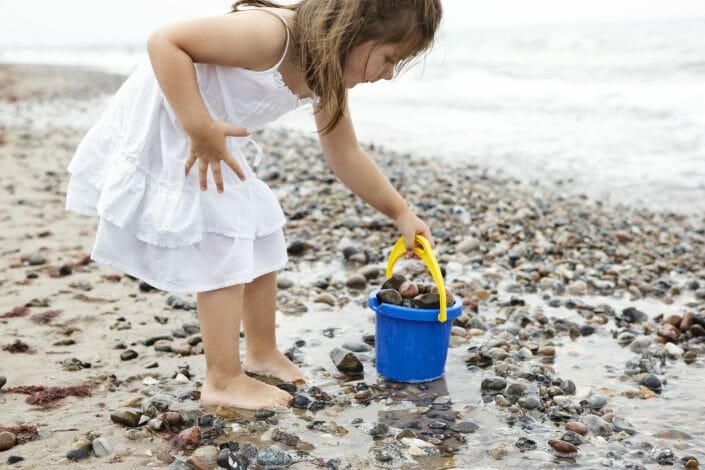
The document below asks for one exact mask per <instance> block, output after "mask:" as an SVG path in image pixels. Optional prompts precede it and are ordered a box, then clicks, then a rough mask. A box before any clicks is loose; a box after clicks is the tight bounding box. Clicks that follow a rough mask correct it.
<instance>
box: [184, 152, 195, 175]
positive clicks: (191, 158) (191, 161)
mask: <svg viewBox="0 0 705 470" xmlns="http://www.w3.org/2000/svg"><path fill="white" fill-rule="evenodd" d="M196 160H197V158H196V155H194V154H193V153H191V154H189V157H188V160H186V165H185V166H184V174H185V175H186V176H188V174H189V172H190V171H191V168H192V167H193V164H194V163H196Z"/></svg>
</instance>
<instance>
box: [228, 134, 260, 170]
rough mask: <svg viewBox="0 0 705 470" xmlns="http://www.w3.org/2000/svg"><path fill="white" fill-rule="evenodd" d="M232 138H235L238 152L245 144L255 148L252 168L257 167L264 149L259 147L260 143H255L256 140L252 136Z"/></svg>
mask: <svg viewBox="0 0 705 470" xmlns="http://www.w3.org/2000/svg"><path fill="white" fill-rule="evenodd" d="M234 139H235V143H236V144H235V145H236V146H237V148H238V149H239V150H240V152H242V148H243V147H244V146H245V145H247V144H251V145H252V146H253V147H254V148H255V152H256V154H255V159H254V161H253V162H252V168H253V169H254V168H257V167H258V166H259V164H260V163H262V156H263V155H264V151H263V150H262V147H260V145H259V144H258V143H257V141H256V140H255V139H253V138H252V137H234ZM244 156H245V154H244V152H243V157H244Z"/></svg>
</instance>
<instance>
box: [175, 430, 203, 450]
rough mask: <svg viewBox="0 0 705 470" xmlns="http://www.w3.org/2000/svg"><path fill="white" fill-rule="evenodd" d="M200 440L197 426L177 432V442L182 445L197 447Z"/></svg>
mask: <svg viewBox="0 0 705 470" xmlns="http://www.w3.org/2000/svg"><path fill="white" fill-rule="evenodd" d="M200 442H201V431H200V430H199V429H198V426H192V427H190V428H186V429H184V430H183V431H181V432H180V433H179V443H180V444H181V445H182V446H184V447H191V448H193V447H198V445H199V444H200Z"/></svg>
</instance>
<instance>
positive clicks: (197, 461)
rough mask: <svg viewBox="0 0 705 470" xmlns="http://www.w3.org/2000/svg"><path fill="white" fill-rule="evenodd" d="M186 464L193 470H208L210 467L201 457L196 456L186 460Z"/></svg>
mask: <svg viewBox="0 0 705 470" xmlns="http://www.w3.org/2000/svg"><path fill="white" fill-rule="evenodd" d="M186 463H188V464H190V465H191V466H192V467H193V468H194V469H195V470H210V469H211V465H210V464H209V463H208V462H207V461H206V459H204V458H203V457H199V456H198V455H192V456H191V457H189V458H188V459H187V460H186Z"/></svg>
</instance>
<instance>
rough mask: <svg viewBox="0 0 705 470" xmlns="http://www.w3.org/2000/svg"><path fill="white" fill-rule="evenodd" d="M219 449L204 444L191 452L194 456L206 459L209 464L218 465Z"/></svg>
mask: <svg viewBox="0 0 705 470" xmlns="http://www.w3.org/2000/svg"><path fill="white" fill-rule="evenodd" d="M218 451H219V449H218V448H217V447H216V446H203V447H199V448H198V449H196V450H194V451H193V454H191V455H192V456H194V457H200V458H202V459H203V460H205V461H206V462H207V463H208V465H210V466H214V465H217V460H218Z"/></svg>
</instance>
